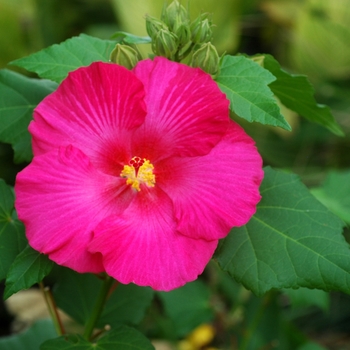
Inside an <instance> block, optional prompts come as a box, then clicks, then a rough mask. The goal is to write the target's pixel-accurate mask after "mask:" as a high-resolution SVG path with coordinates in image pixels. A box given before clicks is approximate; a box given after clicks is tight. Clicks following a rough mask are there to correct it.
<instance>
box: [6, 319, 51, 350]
mask: <svg viewBox="0 0 350 350" xmlns="http://www.w3.org/2000/svg"><path fill="white" fill-rule="evenodd" d="M55 337H57V333H56V331H55V327H54V325H53V324H52V321H51V320H40V321H37V322H35V323H34V324H33V325H32V326H31V327H30V328H29V329H28V330H27V331H25V332H24V333H21V334H16V335H11V336H8V337H3V338H0V349H1V350H24V349H25V350H38V349H39V346H40V344H42V343H43V342H44V341H46V340H48V339H51V338H55Z"/></svg>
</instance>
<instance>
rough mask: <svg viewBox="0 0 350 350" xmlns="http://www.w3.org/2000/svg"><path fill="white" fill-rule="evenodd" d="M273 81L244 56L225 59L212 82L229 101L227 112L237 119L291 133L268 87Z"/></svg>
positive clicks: (264, 70) (226, 57) (273, 78)
mask: <svg viewBox="0 0 350 350" xmlns="http://www.w3.org/2000/svg"><path fill="white" fill-rule="evenodd" d="M275 79H276V78H275V77H274V76H273V75H272V74H271V73H270V72H269V71H268V70H266V69H264V68H262V67H261V66H259V65H258V64H257V63H255V62H253V61H252V60H250V59H248V58H246V57H244V56H225V57H224V58H223V60H222V62H221V66H220V73H219V75H218V77H217V79H216V81H217V83H218V85H219V88H220V89H221V91H222V92H224V93H225V94H226V96H227V98H228V99H229V100H230V109H231V110H232V111H233V112H234V113H236V114H237V115H238V116H239V117H241V118H244V119H246V120H248V121H249V122H260V123H262V124H268V125H273V126H280V127H281V128H283V129H286V130H291V127H290V125H289V124H288V123H287V121H286V120H285V119H284V117H283V115H282V114H281V112H280V109H279V107H278V105H277V102H276V100H275V98H274V96H273V93H272V91H271V90H270V88H269V84H270V83H271V82H273V81H274V80H275Z"/></svg>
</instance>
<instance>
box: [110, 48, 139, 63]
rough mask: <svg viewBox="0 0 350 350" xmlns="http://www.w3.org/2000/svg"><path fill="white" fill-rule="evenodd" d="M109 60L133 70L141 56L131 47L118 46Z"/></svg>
mask: <svg viewBox="0 0 350 350" xmlns="http://www.w3.org/2000/svg"><path fill="white" fill-rule="evenodd" d="M109 60H110V61H111V62H113V63H117V64H119V65H120V66H124V67H125V68H127V69H133V68H134V67H135V66H136V64H137V62H138V61H139V54H138V52H137V51H136V50H135V49H133V48H132V47H131V46H128V45H123V44H117V45H116V46H115V48H114V49H113V51H112V52H111V55H110V58H109Z"/></svg>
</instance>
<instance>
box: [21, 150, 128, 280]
mask: <svg viewBox="0 0 350 350" xmlns="http://www.w3.org/2000/svg"><path fill="white" fill-rule="evenodd" d="M124 184H125V179H121V178H115V177H111V176H109V175H105V174H103V173H100V172H98V171H96V169H95V168H94V167H93V166H92V164H91V163H90V162H89V159H88V158H87V156H86V155H84V154H83V153H82V152H81V151H80V150H79V149H77V148H74V147H73V146H68V147H67V148H64V147H62V148H60V149H59V150H56V151H53V152H49V153H45V154H44V155H41V156H37V157H34V159H33V161H32V163H31V164H30V165H29V166H28V167H27V168H25V169H24V170H23V171H21V172H20V173H19V174H18V175H17V180H16V186H15V192H16V203H15V207H16V209H17V212H18V216H19V218H20V220H22V221H23V223H24V225H25V227H26V234H27V237H28V240H29V243H30V245H31V246H32V247H33V248H34V249H36V250H38V251H39V252H41V253H45V254H48V255H49V257H50V259H51V260H53V261H55V262H56V263H58V264H60V265H64V266H67V267H70V268H72V269H74V270H76V271H78V272H95V273H97V272H101V271H104V269H103V265H102V260H101V256H99V255H98V254H91V253H89V252H88V251H87V248H86V247H87V245H88V244H89V242H90V240H91V238H92V231H93V230H94V228H95V226H96V225H97V224H98V223H99V222H100V221H101V220H102V219H103V218H105V217H106V216H109V215H111V213H116V214H118V213H121V212H122V211H123V210H124V209H125V208H126V207H127V205H128V204H129V203H130V201H131V197H130V196H132V192H131V191H129V190H126V191H125V189H126V186H125V185H124Z"/></svg>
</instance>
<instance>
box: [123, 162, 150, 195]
mask: <svg viewBox="0 0 350 350" xmlns="http://www.w3.org/2000/svg"><path fill="white" fill-rule="evenodd" d="M135 158H138V157H133V159H132V161H133V160H134V159H135ZM133 163H134V162H131V164H133ZM153 169H154V166H153V165H152V164H151V162H150V161H149V160H147V159H143V160H142V165H141V166H139V167H135V166H133V165H124V168H123V170H122V172H121V173H120V176H121V177H125V178H126V184H127V185H131V187H132V188H134V189H135V190H137V191H140V190H141V189H140V185H141V184H142V183H143V184H145V185H147V186H148V187H154V185H155V183H156V177H155V175H154V174H153Z"/></svg>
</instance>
